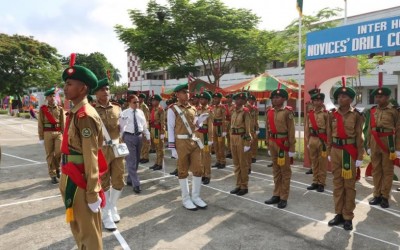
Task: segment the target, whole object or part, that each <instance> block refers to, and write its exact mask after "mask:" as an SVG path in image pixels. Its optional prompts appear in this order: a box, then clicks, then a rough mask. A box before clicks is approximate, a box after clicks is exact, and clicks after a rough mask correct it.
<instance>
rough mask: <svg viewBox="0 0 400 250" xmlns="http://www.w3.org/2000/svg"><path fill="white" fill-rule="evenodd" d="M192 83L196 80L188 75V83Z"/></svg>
mask: <svg viewBox="0 0 400 250" xmlns="http://www.w3.org/2000/svg"><path fill="white" fill-rule="evenodd" d="M194 81H196V78H194V77H193V76H192V74H191V73H189V75H188V83H191V82H194Z"/></svg>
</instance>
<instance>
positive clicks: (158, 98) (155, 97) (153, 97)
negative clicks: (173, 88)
mask: <svg viewBox="0 0 400 250" xmlns="http://www.w3.org/2000/svg"><path fill="white" fill-rule="evenodd" d="M151 100H157V101H159V102H161V101H162V98H161V96H160V95H157V94H155V95H153V96H152V97H151Z"/></svg>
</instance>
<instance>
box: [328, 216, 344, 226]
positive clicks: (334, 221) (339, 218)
mask: <svg viewBox="0 0 400 250" xmlns="http://www.w3.org/2000/svg"><path fill="white" fill-rule="evenodd" d="M343 222H344V219H343V215H341V214H337V215H335V218H333V219H332V220H330V221H329V222H328V226H330V227H332V226H337V225H340V224H342V223H343Z"/></svg>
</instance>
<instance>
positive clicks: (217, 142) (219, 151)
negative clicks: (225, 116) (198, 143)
mask: <svg viewBox="0 0 400 250" xmlns="http://www.w3.org/2000/svg"><path fill="white" fill-rule="evenodd" d="M218 127H221V130H222V126H214V130H213V142H214V144H213V145H214V150H215V156H216V158H217V162H218V163H220V164H226V158H225V137H218V135H217V131H218Z"/></svg>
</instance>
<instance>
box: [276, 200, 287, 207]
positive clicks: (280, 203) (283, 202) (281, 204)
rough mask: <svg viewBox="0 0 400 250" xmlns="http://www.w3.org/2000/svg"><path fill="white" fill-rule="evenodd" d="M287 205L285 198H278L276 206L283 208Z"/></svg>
mask: <svg viewBox="0 0 400 250" xmlns="http://www.w3.org/2000/svg"><path fill="white" fill-rule="evenodd" d="M286 206H287V201H285V200H280V201H279V202H278V208H285V207H286Z"/></svg>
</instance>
